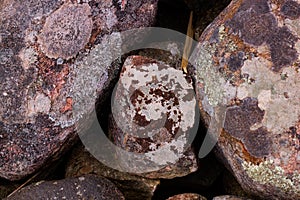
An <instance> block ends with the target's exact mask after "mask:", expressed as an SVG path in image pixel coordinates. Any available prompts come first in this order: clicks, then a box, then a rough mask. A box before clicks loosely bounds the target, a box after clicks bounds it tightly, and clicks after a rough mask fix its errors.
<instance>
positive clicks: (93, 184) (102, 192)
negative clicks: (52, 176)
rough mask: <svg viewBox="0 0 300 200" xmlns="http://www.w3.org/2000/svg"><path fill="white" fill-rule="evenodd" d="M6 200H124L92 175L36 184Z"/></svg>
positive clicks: (115, 191) (106, 184)
mask: <svg viewBox="0 0 300 200" xmlns="http://www.w3.org/2000/svg"><path fill="white" fill-rule="evenodd" d="M5 199H6V200H13V199H16V200H31V199H32V200H33V199H34V200H36V199H99V200H100V199H101V200H105V199H107V200H110V199H120V200H125V198H124V196H123V195H122V193H121V192H120V191H119V190H118V188H117V187H116V186H115V185H114V184H113V183H112V182H110V181H109V180H107V179H105V178H101V177H97V176H94V175H87V176H81V177H78V178H68V179H63V180H58V181H45V182H43V181H42V182H38V183H35V184H32V185H29V186H27V187H24V188H22V189H21V190H20V191H18V192H16V193H14V194H13V195H11V196H9V197H7V198H5Z"/></svg>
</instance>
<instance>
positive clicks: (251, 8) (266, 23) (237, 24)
mask: <svg viewBox="0 0 300 200" xmlns="http://www.w3.org/2000/svg"><path fill="white" fill-rule="evenodd" d="M296 4H297V3H296V2H294V1H286V2H285V3H284V4H283V6H282V8H281V12H282V13H283V14H284V15H291V17H290V18H296V16H298V15H299V16H300V14H296V12H298V11H296V10H299V8H298V7H300V6H299V5H298V4H297V5H296ZM290 11H291V12H290ZM299 13H300V10H299ZM226 25H228V26H229V27H230V28H231V30H232V31H233V33H235V34H239V33H240V35H241V38H242V39H243V40H244V41H245V42H247V43H249V44H251V45H255V46H260V45H263V44H267V45H268V46H269V47H270V50H271V58H272V62H273V68H272V70H273V71H275V72H279V71H280V70H281V69H282V68H283V67H287V66H289V65H291V64H292V63H293V62H294V61H295V60H296V59H297V51H296V50H295V49H294V45H295V42H296V41H297V38H296V37H295V36H294V35H293V34H292V33H291V32H290V31H289V30H288V28H287V27H285V26H283V27H278V24H277V21H276V19H275V17H274V16H273V14H271V13H270V12H269V6H268V4H267V1H266V0H260V1H252V0H248V1H245V2H244V3H243V5H242V6H241V7H240V9H239V11H238V12H237V13H236V14H235V16H234V17H233V19H232V20H231V21H228V22H226Z"/></svg>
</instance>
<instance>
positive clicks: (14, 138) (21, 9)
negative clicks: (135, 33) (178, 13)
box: [0, 0, 157, 180]
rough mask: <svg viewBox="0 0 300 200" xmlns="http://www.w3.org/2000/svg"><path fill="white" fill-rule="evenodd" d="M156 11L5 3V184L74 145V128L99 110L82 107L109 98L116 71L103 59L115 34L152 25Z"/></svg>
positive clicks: (149, 4)
mask: <svg viewBox="0 0 300 200" xmlns="http://www.w3.org/2000/svg"><path fill="white" fill-rule="evenodd" d="M156 4H157V0H151V1H148V0H147V1H146V0H145V1H140V0H127V1H115V0H108V1H104V0H91V1H88V3H87V1H76V2H73V1H61V0H42V1H32V0H26V1H22V2H20V1H15V0H4V1H2V2H1V3H0V177H4V178H6V179H10V180H17V179H21V178H24V177H26V176H27V175H29V174H31V173H33V172H35V171H36V170H37V169H39V168H40V167H41V166H42V165H44V164H45V163H46V161H47V162H50V161H51V160H55V159H56V158H58V157H59V156H61V154H62V153H63V152H64V151H65V150H66V149H68V148H69V147H70V146H71V145H72V144H73V143H74V140H75V138H76V129H75V125H76V123H78V121H79V120H80V119H81V118H82V117H83V116H84V115H86V114H88V113H89V112H90V109H93V107H94V102H87V101H84V100H82V99H84V98H85V97H86V96H89V97H91V96H92V97H95V98H96V97H97V96H98V95H103V93H104V91H105V88H107V87H108V85H109V82H110V80H111V79H112V75H114V74H115V73H116V71H118V67H115V68H109V66H110V64H111V63H101V62H100V61H103V58H99V57H97V56H102V57H103V55H100V53H99V52H100V51H103V46H105V47H106V46H107V44H108V43H109V42H111V41H108V40H109V39H108V38H109V36H110V35H109V34H111V33H113V32H115V31H123V30H127V29H130V28H137V27H141V26H149V25H152V24H153V22H154V18H155V13H156V10H157V5H156ZM115 48H117V47H115ZM103 98H104V97H102V99H103ZM100 99H101V98H100ZM74 110H76V112H75V111H74Z"/></svg>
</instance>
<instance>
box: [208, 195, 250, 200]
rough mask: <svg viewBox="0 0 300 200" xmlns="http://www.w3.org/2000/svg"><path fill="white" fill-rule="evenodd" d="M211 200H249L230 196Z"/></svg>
mask: <svg viewBox="0 0 300 200" xmlns="http://www.w3.org/2000/svg"><path fill="white" fill-rule="evenodd" d="M213 200H251V199H248V198H243V197H237V196H232V195H223V196H217V197H214V198H213Z"/></svg>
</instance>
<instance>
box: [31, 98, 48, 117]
mask: <svg viewBox="0 0 300 200" xmlns="http://www.w3.org/2000/svg"><path fill="white" fill-rule="evenodd" d="M50 109H51V101H50V99H49V97H47V96H46V95H44V94H42V93H38V94H37V95H36V96H35V97H34V98H33V99H31V100H29V101H28V105H27V110H28V114H27V115H28V116H29V117H34V116H36V115H37V114H39V113H41V114H48V113H49V111H50Z"/></svg>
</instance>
